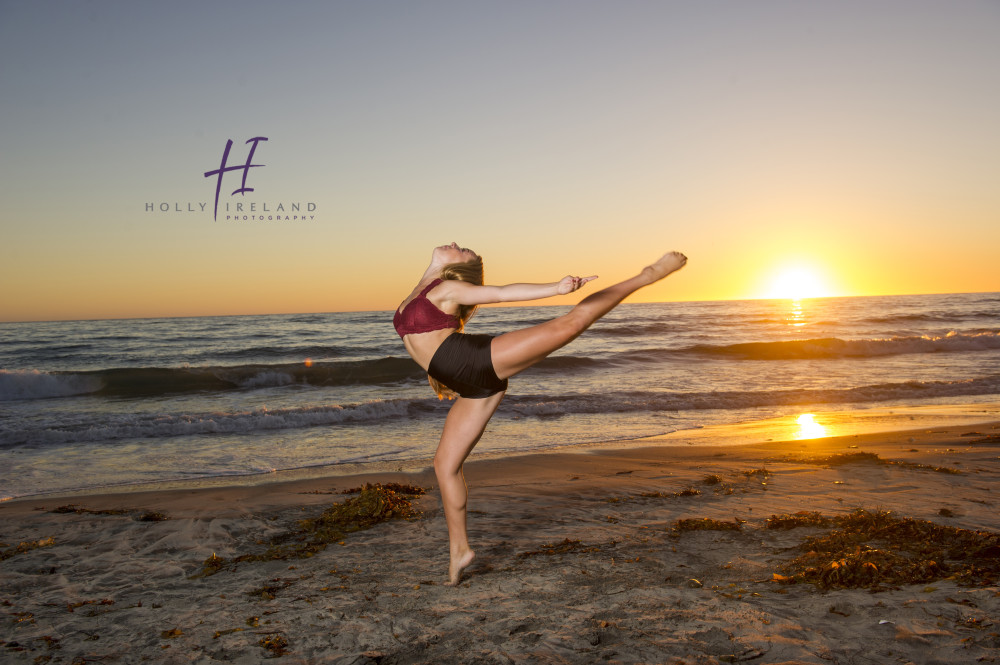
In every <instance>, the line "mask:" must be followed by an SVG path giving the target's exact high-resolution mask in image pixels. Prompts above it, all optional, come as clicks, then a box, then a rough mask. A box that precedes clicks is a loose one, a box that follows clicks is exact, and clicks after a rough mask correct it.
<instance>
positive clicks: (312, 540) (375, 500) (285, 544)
mask: <svg viewBox="0 0 1000 665" xmlns="http://www.w3.org/2000/svg"><path fill="white" fill-rule="evenodd" d="M425 492H426V490H424V488H422V487H414V486H412V485H400V484H399V483H388V484H385V485H382V484H380V483H376V484H374V485H369V484H365V485H364V486H362V487H359V488H357V489H353V490H346V491H345V492H344V493H345V494H357V496H355V497H351V498H350V499H347V500H345V501H344V502H342V503H336V504H334V505H332V506H330V507H329V508H327V509H326V510H324V511H323V513H322V514H321V515H320V516H319V517H316V518H313V519H304V520H300V521H299V523H298V528H296V529H292V530H290V531H287V532H285V533H283V534H281V535H279V536H277V537H276V538H274V539H273V540H272V542H271V544H270V546H269V547H268V548H267V550H266V551H264V552H263V553H260V554H244V555H241V556H239V557H236V558H235V559H232V560H225V559H223V558H222V557H218V556H216V555H215V554H212V556H210V557H209V558H208V559H206V560H205V562H204V564H203V566H202V570H201V572H200V573H199V574H198V575H195V577H207V576H209V575H214V574H215V573H217V572H219V571H220V570H222V569H223V568H225V567H226V566H227V565H229V564H233V563H239V562H242V561H273V560H276V559H293V558H305V557H311V556H313V555H314V554H316V553H317V552H321V551H323V550H324V549H325V548H326V546H327V545H329V544H330V543H335V542H339V541H340V540H342V539H343V538H344V536H345V535H347V534H348V533H353V532H355V531H363V530H365V529H370V528H372V527H373V526H375V525H376V524H381V523H382V522H388V521H389V520H397V519H405V520H410V519H415V518H418V517H419V516H420V512H419V511H417V510H416V509H415V508H414V507H413V502H412V499H413V498H414V497H417V496H419V495H421V494H424V493H425Z"/></svg>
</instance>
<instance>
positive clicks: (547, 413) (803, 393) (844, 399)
mask: <svg viewBox="0 0 1000 665" xmlns="http://www.w3.org/2000/svg"><path fill="white" fill-rule="evenodd" d="M994 394H1000V376H987V377H981V378H977V379H968V380H963V381H906V382H902V383H881V384H875V385H867V386H857V387H854V388H842V389H815V390H773V391H772V390H763V391H712V392H678V393H653V392H615V393H607V394H605V393H602V394H577V395H561V396H542V395H521V396H514V397H508V398H507V400H505V401H504V402H503V404H502V406H501V408H500V411H501V413H503V412H513V413H516V414H518V415H521V416H536V417H557V416H562V415H567V414H571V413H629V412H636V411H700V410H706V409H720V410H734V409H749V408H759V407H772V406H791V405H806V404H848V403H868V402H888V401H893V400H919V399H934V398H940V397H966V396H972V395H994Z"/></svg>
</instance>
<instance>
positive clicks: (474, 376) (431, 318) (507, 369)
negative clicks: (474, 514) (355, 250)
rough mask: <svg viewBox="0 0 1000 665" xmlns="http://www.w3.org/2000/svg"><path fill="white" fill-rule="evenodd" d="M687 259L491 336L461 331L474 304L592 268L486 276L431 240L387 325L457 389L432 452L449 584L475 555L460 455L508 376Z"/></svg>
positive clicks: (550, 288) (437, 385) (546, 288)
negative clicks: (498, 278) (523, 278)
mask: <svg viewBox="0 0 1000 665" xmlns="http://www.w3.org/2000/svg"><path fill="white" fill-rule="evenodd" d="M685 263H687V257H686V256H684V255H683V254H681V253H680V252H669V253H667V254H664V255H663V256H662V257H661V258H660V260H659V261H657V262H656V263H653V264H652V265H649V266H646V267H645V268H643V269H642V271H641V272H640V273H639V274H638V275H636V276H635V277H633V278H631V279H627V280H625V281H624V282H621V283H619V284H615V285H614V286H609V287H608V288H606V289H604V290H603V291H598V292H597V293H594V294H593V295H590V296H587V297H586V298H584V299H583V300H582V301H580V303H579V304H578V305H577V306H576V307H574V308H573V309H572V310H571V311H569V312H568V313H566V314H564V315H562V316H560V317H557V318H555V319H552V320H551V321H546V322H545V323H541V324H539V325H536V326H532V327H530V328H524V329H522V330H515V331H513V332H509V333H506V334H503V335H500V336H498V337H491V336H489V335H469V334H466V333H464V332H462V329H463V328H464V326H465V322H466V321H468V320H469V318H470V317H471V316H472V314H473V312H475V309H476V306H478V305H483V304H486V303H497V302H515V301H523V300H538V299H541V298H549V297H551V296H555V295H565V294H567V293H572V292H573V291H576V290H577V289H579V288H580V287H581V286H583V285H584V284H586V283H587V282H589V281H591V280H593V279H597V276H596V275H594V276H591V277H572V276H566V277H563V278H562V279H561V280H559V281H558V282H552V283H550V284H508V285H506V286H484V284H483V260H482V258H481V257H480V256H479V255H477V254H476V253H475V252H473V251H472V250H470V249H466V248H464V247H459V246H458V245H457V244H455V243H451V244H450V245H442V246H441V247H436V248H435V249H434V251H433V253H432V254H431V264H430V266H428V268H427V270H425V271H424V274H423V277H421V278H420V281H419V282H418V283H417V285H416V286H415V287H414V288H413V291H412V292H411V293H410V295H409V296H408V297H407V298H406V300H404V301H403V302H402V304H401V305H400V306H399V309H398V310H396V315H395V316H394V317H393V325H394V326H395V327H396V332H398V333H399V336H400V337H402V338H403V344H404V345H405V346H406V350H407V352H409V354H410V355H411V356H412V357H413V359H414V360H415V361H417V364H419V365H420V366H421V367H423V368H424V369H425V370H426V371H427V373H428V375H429V377H430V382H431V386H433V387H434V389H435V391H437V393H438V396H439V397H442V396H445V395H447V396H448V397H449V399H450V398H452V397H457V399H456V400H455V403H454V404H453V405H452V406H451V409H450V410H449V411H448V416H447V418H445V422H444V431H443V432H442V433H441V441H440V443H439V444H438V448H437V453H436V454H435V456H434V472H435V474H436V475H437V479H438V484H439V486H440V488H441V503H442V505H443V506H444V514H445V521H446V522H447V524H448V539H449V544H450V550H451V565H450V566H449V568H448V584H452V585H454V584H458V582H459V579H460V578H461V576H462V571H463V570H465V568H467V567H468V566H469V564H471V563H472V560H473V559H474V558H475V552H473V551H472V550H471V549H470V548H469V540H468V537H467V535H466V509H465V508H466V502H467V500H468V489H467V488H466V485H465V477H464V476H463V474H462V465H463V464H464V463H465V459H466V458H467V457H468V456H469V453H471V452H472V449H473V448H474V447H475V445H476V444H477V443H478V442H479V438H480V437H481V436H482V435H483V431H484V430H485V429H486V423H488V422H489V420H490V417H492V416H493V412H494V411H496V409H497V406H498V405H499V404H500V400H501V399H503V396H504V391H506V390H507V379H508V378H509V377H511V376H514V375H515V374H517V373H518V372H521V371H523V370H525V369H527V368H529V367H531V366H532V365H534V364H535V363H537V362H539V361H540V360H542V359H543V358H545V357H546V356H548V355H549V354H550V353H552V352H553V351H555V350H556V349H559V348H561V347H563V346H565V345H566V344H569V343H570V342H571V341H573V340H574V339H576V337H577V336H578V335H579V334H580V333H582V332H583V331H584V330H586V329H587V328H589V327H590V326H591V324H593V323H594V322H595V321H597V320H598V319H599V318H601V317H602V316H604V315H605V314H607V313H608V312H609V311H611V309H612V308H614V307H615V306H616V305H618V303H620V302H621V301H622V300H624V299H625V297H626V296H628V295H630V294H632V293H634V292H635V291H637V290H639V289H641V288H642V287H644V286H648V285H650V284H652V283H654V282H656V281H659V280H661V279H663V278H664V277H666V276H667V275H669V274H670V273H672V272H674V271H675V270H679V269H680V268H682V267H684V264H685Z"/></svg>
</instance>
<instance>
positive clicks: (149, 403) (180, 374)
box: [0, 293, 1000, 500]
mask: <svg viewBox="0 0 1000 665" xmlns="http://www.w3.org/2000/svg"><path fill="white" fill-rule="evenodd" d="M567 310H568V308H567V307H503V308H495V307H489V308H481V309H480V311H479V312H478V313H477V314H476V315H475V317H474V318H473V319H472V320H471V321H470V322H469V324H468V326H467V331H468V332H487V333H491V334H499V333H503V332H506V331H509V330H514V329H517V328H522V327H526V326H530V325H533V324H536V323H540V322H542V321H545V320H547V319H550V318H552V317H554V316H557V315H559V314H561V313H563V312H565V311H567ZM0 368H2V369H0V451H2V458H3V460H4V461H3V465H2V470H0V500H5V499H10V498H14V497H24V496H31V495H39V494H51V493H69V492H79V491H94V490H98V489H107V488H116V487H122V486H137V485H140V486H141V485H146V484H149V483H163V482H175V481H199V480H200V481H205V480H207V479H214V478H218V477H224V476H248V475H252V474H270V473H273V472H274V471H277V470H287V469H300V470H303V469H316V470H320V469H323V468H325V467H330V466H341V467H343V466H344V465H352V464H363V463H373V462H374V463H383V464H392V463H396V462H398V463H400V464H401V465H402V464H405V463H407V462H412V461H414V460H426V459H429V458H431V457H432V456H433V453H434V448H435V446H436V444H437V439H438V436H439V434H440V429H441V426H442V423H443V420H444V417H445V414H446V411H447V408H448V402H447V401H445V402H441V401H439V400H438V399H437V397H436V396H435V395H434V394H433V392H432V391H431V389H430V387H429V386H428V385H427V382H426V375H425V374H424V373H423V372H422V371H421V370H420V368H419V367H418V366H417V365H416V364H415V363H414V362H413V361H412V360H410V359H409V357H408V356H407V355H406V352H405V350H404V349H403V345H402V342H401V341H400V339H399V337H398V336H397V335H396V333H395V331H394V330H393V328H392V312H391V311H388V312H350V313H329V314H298V315H271V316H226V317H197V318H163V319H121V320H105V321H63V322H44V323H3V324H0ZM998 398H1000V293H976V294H944V295H922V296H884V297H855V298H821V299H807V300H800V301H790V300H747V301H713V302H683V303H647V304H625V305H622V306H620V307H618V308H617V309H615V310H614V311H612V312H611V314H609V315H608V316H607V317H605V318H604V319H602V320H601V321H599V322H598V323H597V324H595V325H594V326H593V327H592V328H591V329H590V330H589V331H587V332H586V333H584V334H583V335H582V336H581V337H580V338H579V339H577V340H576V341H574V342H573V343H572V344H570V345H569V346H567V347H566V348H564V349H562V350H560V351H559V352H557V353H556V354H554V355H553V356H551V357H550V358H548V359H547V360H545V361H544V362H542V363H541V364H539V365H537V366H535V367H533V368H531V369H529V370H527V371H526V372H523V373H522V374H520V375H518V376H516V377H514V378H512V379H511V381H510V388H509V390H508V392H507V395H506V397H505V398H504V400H503V402H502V404H501V405H500V408H499V410H498V411H497V413H496V415H495V416H494V417H493V420H492V421H491V423H490V426H489V427H488V429H487V432H486V434H485V435H484V436H483V439H482V441H481V442H480V443H479V446H478V447H477V449H476V451H475V452H474V453H473V455H474V456H475V455H476V454H477V453H481V452H492V453H514V452H523V451H530V450H540V449H546V448H553V447H557V446H566V445H574V444H594V443H599V442H609V441H622V440H632V439H636V438H641V437H649V436H655V435H661V434H666V433H669V432H676V431H683V430H691V429H696V428H703V427H706V426H709V425H720V424H728V423H738V422H747V421H756V420H761V419H767V418H776V417H783V416H789V415H795V414H801V413H806V412H808V413H812V414H822V413H823V412H826V411H831V412H832V411H852V410H866V409H874V408H891V407H896V406H921V405H949V404H977V403H983V404H986V403H991V402H996V401H997V400H998Z"/></svg>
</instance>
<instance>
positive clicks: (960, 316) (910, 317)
mask: <svg viewBox="0 0 1000 665" xmlns="http://www.w3.org/2000/svg"><path fill="white" fill-rule="evenodd" d="M995 318H997V312H995V311H991V310H981V311H964V312H963V311H954V312H925V313H918V312H914V313H910V314H888V315H885V316H872V317H868V318H865V319H862V321H863V322H865V323H912V322H914V321H918V322H925V321H926V322H931V323H934V322H938V321H943V322H948V323H950V322H954V321H967V320H970V319H995Z"/></svg>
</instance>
